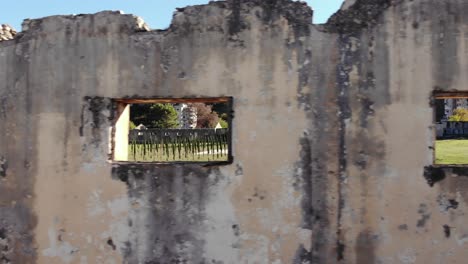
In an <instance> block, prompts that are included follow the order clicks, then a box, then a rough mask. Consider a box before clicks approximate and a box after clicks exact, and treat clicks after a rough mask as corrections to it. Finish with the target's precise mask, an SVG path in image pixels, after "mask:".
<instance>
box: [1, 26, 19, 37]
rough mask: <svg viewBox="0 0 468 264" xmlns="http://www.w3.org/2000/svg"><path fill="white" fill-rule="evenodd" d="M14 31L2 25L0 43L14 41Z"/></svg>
mask: <svg viewBox="0 0 468 264" xmlns="http://www.w3.org/2000/svg"><path fill="white" fill-rule="evenodd" d="M16 33H17V32H16V30H15V29H14V28H12V27H11V26H10V25H8V24H2V25H1V27H0V41H4V40H10V39H14V38H15V35H16Z"/></svg>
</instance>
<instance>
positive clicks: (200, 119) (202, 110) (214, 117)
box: [192, 103, 219, 128]
mask: <svg viewBox="0 0 468 264" xmlns="http://www.w3.org/2000/svg"><path fill="white" fill-rule="evenodd" d="M192 106H193V107H195V108H196V109H197V128H214V127H216V124H218V119H219V117H218V114H217V113H216V112H213V110H212V106H211V105H207V104H204V103H193V104H192Z"/></svg>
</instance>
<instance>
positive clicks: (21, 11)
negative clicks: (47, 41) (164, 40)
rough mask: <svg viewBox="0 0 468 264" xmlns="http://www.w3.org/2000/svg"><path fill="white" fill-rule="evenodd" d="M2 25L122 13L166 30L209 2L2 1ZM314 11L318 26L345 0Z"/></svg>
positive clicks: (315, 2)
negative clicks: (179, 15) (185, 10)
mask: <svg viewBox="0 0 468 264" xmlns="http://www.w3.org/2000/svg"><path fill="white" fill-rule="evenodd" d="M2 2H4V3H2V4H1V6H2V12H1V15H0V24H2V23H7V24H10V25H11V26H13V27H14V28H15V29H17V30H18V31H20V30H21V22H22V21H23V19H25V18H40V17H45V16H51V15H69V14H86V13H95V12H98V11H102V10H122V11H124V12H125V13H126V14H134V15H138V16H140V17H142V18H143V19H144V20H145V21H146V23H147V24H148V25H149V26H150V27H151V28H152V29H164V28H167V27H168V26H169V24H170V21H171V17H172V13H173V12H174V10H175V8H176V7H184V6H187V5H197V4H206V3H208V2H209V0H10V1H2ZM305 2H307V3H308V4H309V6H312V8H313V9H314V23H324V22H325V21H326V20H327V19H328V17H330V15H332V14H333V13H334V12H336V11H337V10H338V9H339V7H340V6H341V4H342V2H343V0H307V1H305Z"/></svg>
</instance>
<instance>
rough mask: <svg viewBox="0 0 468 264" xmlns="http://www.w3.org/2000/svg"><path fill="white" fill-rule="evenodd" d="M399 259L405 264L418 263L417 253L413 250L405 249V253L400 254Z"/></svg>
mask: <svg viewBox="0 0 468 264" xmlns="http://www.w3.org/2000/svg"><path fill="white" fill-rule="evenodd" d="M398 259H399V260H400V262H401V263H403V264H412V263H416V253H415V252H414V250H413V249H405V250H404V251H403V252H401V253H400V254H398Z"/></svg>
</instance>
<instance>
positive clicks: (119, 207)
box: [107, 197, 129, 217]
mask: <svg viewBox="0 0 468 264" xmlns="http://www.w3.org/2000/svg"><path fill="white" fill-rule="evenodd" d="M107 207H108V208H109V210H110V211H111V214H112V216H114V217H116V216H118V215H121V214H124V213H126V212H128V210H129V206H128V200H127V198H126V197H120V198H117V199H114V200H112V201H108V202H107Z"/></svg>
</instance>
